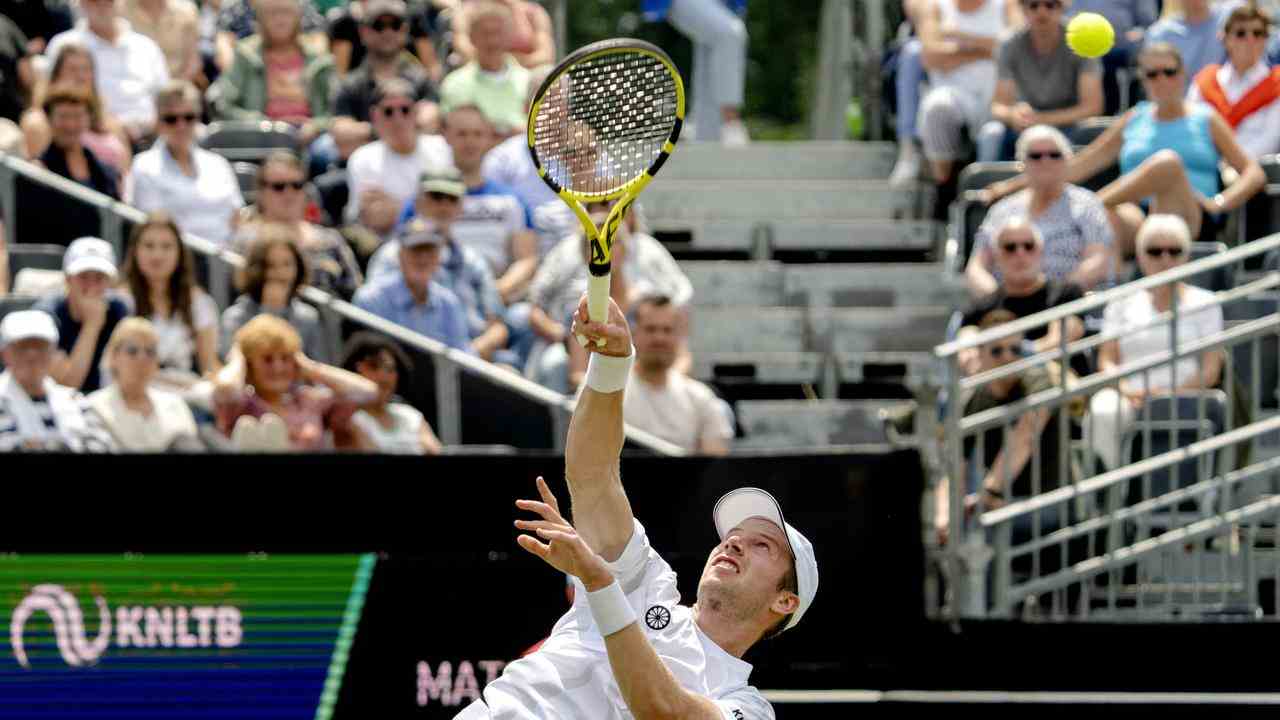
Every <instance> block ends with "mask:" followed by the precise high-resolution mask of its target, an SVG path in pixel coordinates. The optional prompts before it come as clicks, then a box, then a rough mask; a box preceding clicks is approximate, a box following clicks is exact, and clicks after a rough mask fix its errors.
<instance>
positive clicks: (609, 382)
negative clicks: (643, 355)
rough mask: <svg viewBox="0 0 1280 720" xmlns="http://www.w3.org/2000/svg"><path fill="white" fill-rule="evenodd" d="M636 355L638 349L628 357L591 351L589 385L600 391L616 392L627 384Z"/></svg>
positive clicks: (588, 365) (633, 349) (588, 367)
mask: <svg viewBox="0 0 1280 720" xmlns="http://www.w3.org/2000/svg"><path fill="white" fill-rule="evenodd" d="M635 357H636V349H635V348H634V347H633V348H631V354H630V355H628V356H626V357H614V356H612V355H601V354H599V353H591V358H590V359H589V360H587V387H589V388H591V389H592V390H595V391H596V392H598V393H616V392H618V391H619V390H621V389H622V388H624V387H626V386H627V378H628V377H630V376H631V363H632V361H633V360H634V359H635Z"/></svg>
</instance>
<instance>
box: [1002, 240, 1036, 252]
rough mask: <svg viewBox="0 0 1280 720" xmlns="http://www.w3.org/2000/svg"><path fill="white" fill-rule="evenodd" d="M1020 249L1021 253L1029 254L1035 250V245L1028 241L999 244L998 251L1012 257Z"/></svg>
mask: <svg viewBox="0 0 1280 720" xmlns="http://www.w3.org/2000/svg"><path fill="white" fill-rule="evenodd" d="M1019 248H1021V249H1022V252H1025V253H1030V252H1032V251H1034V250H1035V249H1036V244H1035V243H1034V242H1032V241H1030V240H1027V241H1025V242H1011V243H1000V249H1001V250H1003V251H1004V252H1005V253H1007V254H1009V255H1012V254H1014V253H1015V252H1017V251H1018V249H1019Z"/></svg>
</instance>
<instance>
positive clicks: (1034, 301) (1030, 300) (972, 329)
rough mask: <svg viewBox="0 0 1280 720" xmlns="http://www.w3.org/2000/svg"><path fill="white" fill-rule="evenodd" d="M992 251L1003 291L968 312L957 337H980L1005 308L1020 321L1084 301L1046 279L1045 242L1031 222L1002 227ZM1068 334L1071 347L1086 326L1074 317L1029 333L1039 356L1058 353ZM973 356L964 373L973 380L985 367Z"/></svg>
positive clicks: (1073, 288)
mask: <svg viewBox="0 0 1280 720" xmlns="http://www.w3.org/2000/svg"><path fill="white" fill-rule="evenodd" d="M993 245H994V248H995V249H994V251H993V254H994V255H995V262H996V267H997V268H998V269H999V272H1000V276H1001V282H1000V286H999V287H998V288H997V289H996V290H995V291H994V292H992V293H990V294H989V295H987V296H985V297H981V298H978V299H977V300H974V301H973V302H972V303H970V304H969V306H968V307H967V308H965V310H964V311H963V316H964V319H963V321H962V326H961V328H960V332H959V333H958V335H957V337H965V336H966V335H971V334H976V333H977V332H978V324H979V323H980V322H981V321H982V318H983V317H985V316H986V314H987V313H989V312H991V311H992V310H997V309H1001V308H1003V309H1005V310H1009V311H1010V312H1012V313H1013V314H1014V315H1015V316H1016V317H1019V318H1024V317H1028V316H1031V315H1034V314H1036V313H1038V312H1042V311H1044V310H1048V309H1049V308H1052V307H1057V306H1058V305H1063V304H1066V303H1069V302H1071V301H1072V300H1079V299H1080V298H1082V297H1084V292H1083V291H1082V290H1081V289H1080V286H1079V285H1077V284H1075V283H1073V282H1064V281H1061V280H1051V279H1049V277H1048V276H1047V275H1046V274H1045V272H1044V269H1043V266H1042V264H1041V260H1042V258H1043V257H1044V237H1043V236H1042V235H1041V234H1040V231H1039V230H1037V229H1036V227H1035V225H1032V224H1031V223H1030V222H1029V221H1028V220H1027V219H1026V218H1024V217H1014V218H1011V219H1010V220H1009V221H1008V222H1006V223H1005V224H1004V225H1003V226H1001V227H1000V229H999V230H997V231H996V234H995V238H994V242H993ZM1064 328H1065V330H1066V336H1067V342H1074V341H1076V340H1079V339H1080V338H1081V337H1083V336H1084V323H1083V322H1082V321H1081V320H1080V318H1079V317H1076V316H1074V315H1073V316H1071V317H1069V318H1067V320H1066V321H1065V323H1063V322H1055V323H1053V324H1052V325H1049V326H1048V327H1037V328H1033V329H1031V330H1028V331H1027V333H1026V338H1027V339H1028V340H1030V341H1032V342H1033V344H1034V349H1035V351H1036V352H1045V351H1048V350H1052V349H1054V348H1056V347H1058V345H1059V344H1060V342H1061V340H1062V330H1063V329H1064ZM974 350H975V351H974V352H973V353H970V354H968V355H967V356H965V357H962V358H961V367H962V368H964V370H965V372H966V374H970V375H971V374H973V373H974V372H977V370H978V368H979V365H980V362H979V360H980V358H979V353H978V352H977V349H976V348H975V349H974Z"/></svg>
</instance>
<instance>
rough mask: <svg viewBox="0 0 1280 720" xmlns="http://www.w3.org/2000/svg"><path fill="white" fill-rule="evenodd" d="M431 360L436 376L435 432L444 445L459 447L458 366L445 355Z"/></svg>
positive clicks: (460, 398) (460, 405)
mask: <svg viewBox="0 0 1280 720" xmlns="http://www.w3.org/2000/svg"><path fill="white" fill-rule="evenodd" d="M432 360H433V362H432V365H433V366H434V367H435V376H436V426H437V427H436V432H438V433H439V434H440V442H442V443H444V444H445V445H460V444H461V443H462V397H461V395H462V385H461V383H460V382H459V380H458V366H457V365H456V364H455V363H454V362H453V360H452V359H451V358H449V357H448V355H447V354H445V355H437V356H436V357H434V358H432Z"/></svg>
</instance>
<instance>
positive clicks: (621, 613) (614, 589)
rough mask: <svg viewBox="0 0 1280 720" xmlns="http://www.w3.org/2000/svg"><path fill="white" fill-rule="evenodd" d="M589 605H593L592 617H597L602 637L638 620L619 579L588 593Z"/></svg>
mask: <svg viewBox="0 0 1280 720" xmlns="http://www.w3.org/2000/svg"><path fill="white" fill-rule="evenodd" d="M587 605H589V606H590V607H591V617H593V618H595V621H596V627H597V628H599V630H600V637H609V636H610V635H612V634H614V633H616V632H618V631H619V630H622V629H623V628H625V627H627V626H628V625H630V624H631V623H634V622H635V621H636V611H635V610H632V609H631V603H629V602H627V596H626V595H625V594H623V592H622V586H621V585H619V584H618V581H617V580H614V581H613V582H611V583H609V585H608V586H606V587H604V588H601V589H599V590H597V591H595V592H589V593H587Z"/></svg>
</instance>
